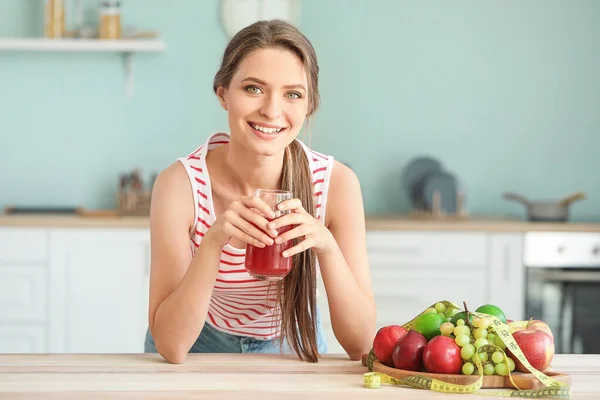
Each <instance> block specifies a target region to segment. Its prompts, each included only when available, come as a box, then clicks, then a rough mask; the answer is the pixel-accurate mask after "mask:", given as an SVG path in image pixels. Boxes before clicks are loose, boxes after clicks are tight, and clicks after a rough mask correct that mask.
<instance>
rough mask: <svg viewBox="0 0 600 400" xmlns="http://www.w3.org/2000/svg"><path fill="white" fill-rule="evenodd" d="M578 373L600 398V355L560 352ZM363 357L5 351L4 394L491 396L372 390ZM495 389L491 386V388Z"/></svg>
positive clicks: (557, 366)
mask: <svg viewBox="0 0 600 400" xmlns="http://www.w3.org/2000/svg"><path fill="white" fill-rule="evenodd" d="M553 367H554V370H556V371H560V372H564V373H567V374H569V375H571V380H572V382H571V393H572V395H571V399H574V400H577V399H598V398H600V381H599V380H598V377H599V376H600V355H561V354H559V355H556V356H555V359H554V363H553ZM365 372H367V369H366V367H364V366H363V365H362V364H361V363H360V361H350V360H349V359H348V358H347V357H346V356H342V355H326V356H325V357H324V359H323V360H321V361H320V362H319V363H317V364H310V363H303V362H300V361H298V360H297V359H296V358H295V357H294V356H281V355H266V354H190V355H189V356H188V358H187V360H186V361H185V362H184V363H183V364H180V365H172V364H168V363H166V362H165V361H164V360H163V359H162V358H161V357H160V356H159V355H157V354H120V355H100V354H93V355H87V354H86V355H83V354H82V355H75V354H39V355H36V354H4V355H0V399H7V400H8V399H19V400H29V399H61V400H69V399H78V400H79V399H159V398H160V399H166V400H169V399H198V398H202V399H260V400H263V399H282V398H296V399H306V398H308V396H310V397H314V398H318V399H344V400H351V399H387V400H389V399H390V398H400V397H402V398H403V399H423V398H427V399H430V398H431V399H446V400H448V399H450V397H449V396H452V399H459V398H460V399H462V398H464V399H471V400H474V399H489V398H490V397H485V396H477V395H459V394H453V395H448V394H443V393H435V392H430V391H424V390H419V389H412V388H405V387H397V386H392V385H388V384H383V385H382V386H381V388H379V389H367V388H364V387H363V386H362V385H363V374H364V373H365ZM486 391H488V390H486Z"/></svg>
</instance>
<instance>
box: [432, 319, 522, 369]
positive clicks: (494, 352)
mask: <svg viewBox="0 0 600 400" xmlns="http://www.w3.org/2000/svg"><path fill="white" fill-rule="evenodd" d="M471 325H472V328H471V327H469V326H467V325H465V321H464V320H462V319H459V320H458V321H456V326H454V324H453V323H452V322H450V321H448V322H444V323H443V324H442V325H441V326H440V332H441V333H442V335H444V336H449V337H452V338H454V341H455V342H456V344H457V345H458V347H460V356H461V357H462V359H463V367H462V373H463V374H464V375H471V374H473V373H474V372H475V365H476V364H475V363H476V361H475V357H478V358H479V360H480V361H481V363H482V365H483V373H484V374H485V375H494V374H495V375H501V376H506V375H508V372H509V371H510V372H512V371H514V369H515V362H514V361H513V360H512V359H511V358H510V357H507V356H506V354H505V353H504V349H505V348H506V345H505V344H504V342H502V340H501V339H500V338H499V337H497V336H496V335H495V334H493V333H491V332H489V331H488V327H489V326H490V320H489V319H487V318H479V317H475V318H473V322H471ZM482 346H486V347H485V348H484V349H482V350H485V351H482V352H479V353H478V352H477V350H479V348H481V347H482Z"/></svg>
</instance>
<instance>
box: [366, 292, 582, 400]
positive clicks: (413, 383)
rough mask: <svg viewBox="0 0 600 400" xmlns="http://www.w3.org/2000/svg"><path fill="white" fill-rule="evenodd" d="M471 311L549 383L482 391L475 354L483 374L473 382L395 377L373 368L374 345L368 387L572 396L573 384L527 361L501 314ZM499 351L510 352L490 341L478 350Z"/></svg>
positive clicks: (466, 392) (500, 394)
mask: <svg viewBox="0 0 600 400" xmlns="http://www.w3.org/2000/svg"><path fill="white" fill-rule="evenodd" d="M439 303H442V304H444V305H445V306H446V308H451V309H456V310H458V309H459V308H458V307H456V306H455V305H454V304H453V303H451V302H449V301H440V302H439ZM431 307H432V308H433V307H435V304H433V305H432V306H431ZM469 313H471V314H473V315H476V316H478V317H482V318H487V319H489V320H490V325H489V327H488V331H489V332H490V333H494V334H495V335H497V336H498V337H499V338H500V339H501V340H502V342H503V343H504V344H505V345H506V347H507V348H509V349H510V350H511V352H512V353H513V354H514V355H515V356H516V357H517V358H518V359H519V361H521V363H522V364H523V365H524V366H525V368H527V370H529V372H531V373H532V374H533V375H534V376H535V377H536V378H537V379H539V380H540V382H542V383H543V384H544V386H546V387H544V388H541V389H534V390H521V389H517V390H508V391H506V390H505V391H500V392H495V391H494V392H479V390H480V389H481V386H482V385H483V366H482V364H481V360H480V359H479V357H473V358H474V361H475V365H476V366H477V372H478V374H479V378H478V379H477V381H476V382H474V383H471V384H469V385H457V384H454V383H447V382H443V381H440V380H438V379H434V378H431V377H429V376H424V375H419V374H418V372H416V373H415V375H410V376H407V377H405V378H403V379H397V378H394V377H392V376H389V375H386V374H384V373H381V372H373V362H375V360H377V357H376V356H375V353H374V352H373V350H372V349H371V351H370V352H369V356H368V358H367V368H368V370H369V371H370V372H367V373H366V374H364V386H365V387H366V388H370V389H377V388H379V387H380V386H381V384H382V383H389V384H393V385H401V386H409V387H413V388H417V389H425V390H432V391H435V392H442V393H463V394H469V393H473V394H477V395H479V396H502V397H521V398H534V399H541V398H554V399H568V398H570V397H571V388H570V386H568V385H566V384H564V383H562V382H559V381H557V380H555V379H552V378H551V377H549V376H548V375H545V374H544V373H542V372H540V371H538V370H537V369H535V368H533V367H532V366H531V364H530V363H529V361H527V358H525V355H524V354H523V352H522V351H521V349H520V348H519V345H518V344H517V342H516V341H515V339H514V338H513V336H512V334H511V333H510V328H509V327H508V325H506V324H504V323H502V321H500V320H499V319H498V318H496V317H494V316H493V315H487V314H482V313H477V312H473V313H472V312H469ZM421 314H423V313H421ZM421 314H419V315H421ZM417 317H418V316H417ZM417 317H415V318H413V319H412V320H411V321H409V322H407V323H405V324H404V325H402V326H403V327H404V328H406V329H410V328H411V326H412V324H413V321H414V320H415V319H416V318H417ZM467 318H468V317H467ZM495 351H500V352H502V354H503V355H504V359H506V357H507V355H506V353H505V352H504V350H502V348H500V347H499V346H496V345H493V344H488V345H484V346H481V347H479V349H477V354H480V353H488V358H491V355H492V354H493V352H495ZM508 376H509V379H510V381H511V382H512V384H513V385H514V386H515V387H517V388H518V386H517V385H516V384H515V382H514V381H513V379H512V376H511V373H510V371H509V372H508Z"/></svg>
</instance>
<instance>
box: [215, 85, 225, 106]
mask: <svg viewBox="0 0 600 400" xmlns="http://www.w3.org/2000/svg"><path fill="white" fill-rule="evenodd" d="M226 95H227V90H225V88H224V87H223V86H219V87H218V88H217V97H218V98H219V103H221V107H223V109H224V110H225V111H227V102H226V101H225V96H226Z"/></svg>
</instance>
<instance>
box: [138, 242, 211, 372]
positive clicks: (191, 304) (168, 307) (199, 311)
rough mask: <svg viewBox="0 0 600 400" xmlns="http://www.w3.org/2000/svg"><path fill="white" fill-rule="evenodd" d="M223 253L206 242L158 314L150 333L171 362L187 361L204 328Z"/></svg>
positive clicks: (159, 349)
mask: <svg viewBox="0 0 600 400" xmlns="http://www.w3.org/2000/svg"><path fill="white" fill-rule="evenodd" d="M221 250H222V249H221V248H219V247H216V246H211V245H209V244H208V243H206V242H204V241H203V242H202V243H201V244H200V247H198V249H197V250H196V254H195V256H194V258H193V259H192V262H191V263H190V267H189V268H188V270H187V272H186V273H185V275H184V276H183V278H182V279H181V282H180V283H179V285H178V286H177V288H176V289H175V290H174V291H173V292H172V293H171V294H170V295H169V296H168V297H167V298H165V299H164V300H163V302H162V303H161V304H160V306H159V307H158V309H157V310H156V313H155V314H154V319H153V320H152V321H151V325H150V330H151V332H152V337H153V339H154V343H155V345H156V349H157V350H158V352H159V353H160V354H161V355H162V356H163V357H164V358H165V359H166V360H167V361H169V362H171V363H175V364H179V363H181V362H183V360H184V359H185V357H186V355H187V353H188V351H189V349H190V348H191V347H192V345H193V344H194V342H195V341H196V339H197V338H198V335H199V334H200V331H201V330H202V328H203V326H204V322H205V319H206V314H207V312H208V306H209V303H210V298H211V295H212V291H213V286H214V283H215V280H216V278H217V274H218V271H219V263H220V260H221Z"/></svg>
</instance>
